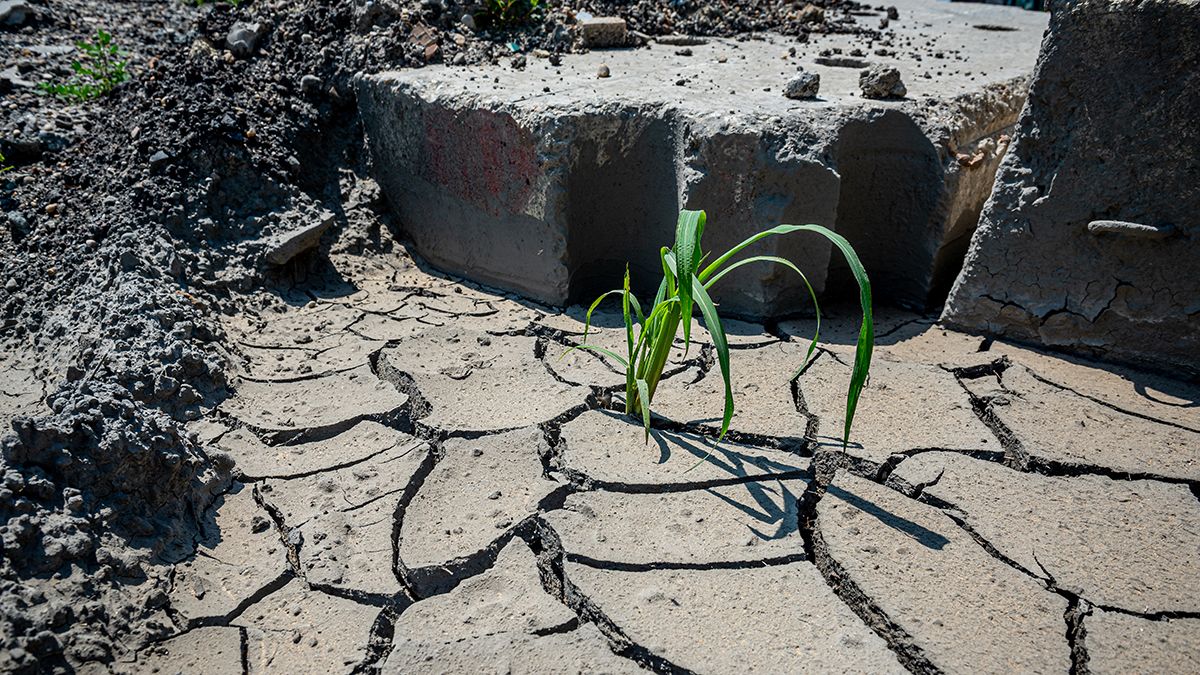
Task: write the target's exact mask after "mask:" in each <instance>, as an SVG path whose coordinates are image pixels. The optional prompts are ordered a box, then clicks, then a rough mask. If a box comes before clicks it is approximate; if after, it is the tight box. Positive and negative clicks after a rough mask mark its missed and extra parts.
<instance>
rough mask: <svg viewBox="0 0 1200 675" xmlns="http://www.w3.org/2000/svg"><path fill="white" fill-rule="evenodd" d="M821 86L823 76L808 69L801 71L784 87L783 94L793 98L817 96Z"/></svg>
mask: <svg viewBox="0 0 1200 675" xmlns="http://www.w3.org/2000/svg"><path fill="white" fill-rule="evenodd" d="M820 88H821V76H820V75H818V74H816V73H810V72H808V71H806V70H802V71H800V72H799V73H798V74H797V75H796V76H795V77H793V78H792V79H791V80H790V81H788V83H787V86H785V87H784V88H783V95H784V96H786V97H788V98H791V99H806V98H816V96H817V92H818V91H819V90H820Z"/></svg>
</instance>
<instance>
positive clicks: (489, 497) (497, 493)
mask: <svg viewBox="0 0 1200 675" xmlns="http://www.w3.org/2000/svg"><path fill="white" fill-rule="evenodd" d="M488 499H493V500H495V499H500V491H499V490H496V491H495V492H493V493H492V494H490V495H488Z"/></svg>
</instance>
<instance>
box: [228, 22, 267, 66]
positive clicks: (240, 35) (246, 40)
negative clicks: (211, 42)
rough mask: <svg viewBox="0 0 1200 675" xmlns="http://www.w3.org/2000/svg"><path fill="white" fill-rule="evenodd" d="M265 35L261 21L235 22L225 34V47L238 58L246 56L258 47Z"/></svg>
mask: <svg viewBox="0 0 1200 675" xmlns="http://www.w3.org/2000/svg"><path fill="white" fill-rule="evenodd" d="M262 35H263V25H262V24H261V23H235V24H233V28H230V29H229V33H228V34H227V35H226V36H225V47H226V48H227V49H229V51H230V52H232V53H233V55H234V56H236V57H238V58H246V57H247V56H250V55H251V54H253V53H254V50H255V49H258V41H259V40H260V39H261V38H262Z"/></svg>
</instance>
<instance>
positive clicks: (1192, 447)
mask: <svg viewBox="0 0 1200 675" xmlns="http://www.w3.org/2000/svg"><path fill="white" fill-rule="evenodd" d="M963 383H964V385H965V386H966V387H968V388H969V389H970V390H971V391H972V392H973V393H975V394H976V395H977V396H980V397H981V398H985V399H987V400H988V401H990V402H989V403H988V409H989V410H990V411H991V412H992V414H994V415H995V416H996V418H997V419H999V420H1000V421H1001V422H1002V423H1004V425H1005V426H1007V427H1008V428H1009V429H1010V430H1011V431H1012V433H1013V434H1014V435H1015V436H1016V438H1017V440H1018V441H1020V442H1021V444H1022V446H1023V449H1024V451H1025V452H1026V453H1028V454H1029V456H1030V457H1032V458H1035V459H1038V460H1040V461H1043V462H1050V463H1055V464H1058V465H1063V466H1068V467H1069V466H1072V465H1075V466H1084V467H1088V466H1093V467H1100V468H1102V469H1109V470H1113V471H1121V472H1127V473H1130V474H1134V475H1147V474H1148V475H1152V476H1166V477H1170V478H1182V479H1187V480H1197V479H1200V456H1198V455H1197V454H1196V448H1197V447H1200V432H1195V431H1191V430H1189V429H1185V428H1181V427H1175V426H1169V425H1166V424H1160V423H1158V422H1155V421H1153V420H1148V419H1145V418H1143V417H1137V416H1134V415H1130V414H1127V413H1124V412H1121V411H1119V410H1114V409H1113V408H1110V407H1108V406H1105V405H1103V404H1100V403H1097V402H1095V401H1093V400H1091V399H1088V398H1084V397H1083V396H1079V395H1078V394H1075V393H1074V392H1071V391H1067V390H1064V389H1061V388H1059V387H1056V386H1054V385H1051V384H1047V383H1045V382H1043V381H1041V380H1039V379H1037V378H1035V377H1034V376H1033V374H1032V373H1031V372H1030V371H1029V370H1027V369H1026V368H1024V367H1022V366H1016V365H1014V366H1012V367H1010V368H1008V369H1007V370H1005V371H1004V373H1003V374H1001V375H1000V378H999V380H997V378H996V377H993V376H988V377H983V378H979V379H973V380H964V381H963Z"/></svg>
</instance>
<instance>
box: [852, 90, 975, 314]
mask: <svg viewBox="0 0 1200 675" xmlns="http://www.w3.org/2000/svg"><path fill="white" fill-rule="evenodd" d="M837 166H838V172H839V173H840V174H841V176H842V182H841V195H840V198H839V202H838V214H837V231H838V232H839V233H841V234H842V235H844V236H845V237H846V238H847V239H849V240H850V243H851V244H853V245H854V248H855V250H856V251H857V252H858V255H859V257H860V258H861V259H862V261H863V264H864V265H865V266H866V268H867V270H868V272H869V273H870V274H871V286H872V287H873V289H874V291H875V294H876V297H877V298H879V300H880V301H881V302H889V303H893V304H898V305H901V306H910V307H917V308H922V309H923V308H924V307H925V306H926V304H927V302H928V301H929V300H930V297H929V292H930V288H929V286H928V281H927V280H928V279H929V277H930V270H931V269H932V266H933V264H934V257H935V254H936V253H937V251H936V250H934V247H935V246H936V243H937V241H938V240H939V237H935V236H931V233H930V232H929V229H930V228H931V227H933V224H932V223H934V222H936V219H934V218H933V216H934V212H935V210H936V209H937V208H938V200H939V196H940V194H941V188H942V167H941V165H940V162H939V160H938V155H937V152H936V151H935V150H934V148H933V146H932V145H931V144H930V142H929V140H928V139H927V138H926V137H925V135H924V134H923V133H922V132H921V130H920V128H918V127H917V125H916V124H915V123H914V122H913V121H912V120H911V119H910V118H909V117H907V116H906V115H904V114H901V113H898V112H896V111H892V110H889V111H887V112H885V113H883V114H882V115H879V116H877V117H875V118H874V119H871V120H865V121H856V122H852V123H850V124H847V125H846V126H845V127H844V128H843V129H842V132H841V136H840V137H839V139H838V146H837ZM960 262H961V261H960ZM829 276H830V278H829V289H830V291H832V292H838V291H839V290H842V289H845V290H847V292H849V291H852V290H853V289H854V288H855V285H854V282H853V280H852V278H851V276H850V272H849V269H848V268H847V267H846V264H845V262H844V260H842V258H841V257H840V256H837V255H835V256H833V258H832V259H831V261H830V272H829Z"/></svg>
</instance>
